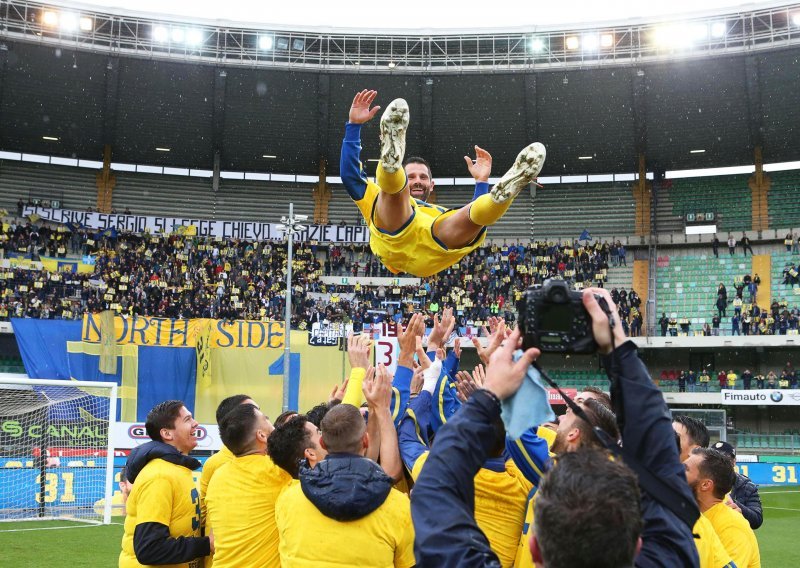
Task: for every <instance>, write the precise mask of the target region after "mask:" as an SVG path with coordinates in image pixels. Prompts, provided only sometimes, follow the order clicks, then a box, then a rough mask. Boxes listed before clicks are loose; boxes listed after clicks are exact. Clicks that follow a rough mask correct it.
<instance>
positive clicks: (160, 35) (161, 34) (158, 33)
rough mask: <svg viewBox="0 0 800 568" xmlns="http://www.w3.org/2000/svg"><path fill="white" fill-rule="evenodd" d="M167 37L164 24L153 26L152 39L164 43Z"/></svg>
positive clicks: (167, 33)
mask: <svg viewBox="0 0 800 568" xmlns="http://www.w3.org/2000/svg"><path fill="white" fill-rule="evenodd" d="M168 38H169V32H167V28H165V27H164V26H155V27H154V28H153V39H154V40H155V41H157V42H160V43H165V42H166V41H167V39H168Z"/></svg>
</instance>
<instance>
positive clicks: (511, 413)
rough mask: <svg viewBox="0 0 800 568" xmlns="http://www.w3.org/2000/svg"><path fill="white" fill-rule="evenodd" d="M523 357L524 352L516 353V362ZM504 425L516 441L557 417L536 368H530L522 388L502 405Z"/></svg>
mask: <svg viewBox="0 0 800 568" xmlns="http://www.w3.org/2000/svg"><path fill="white" fill-rule="evenodd" d="M520 357H522V350H521V349H518V350H517V351H515V352H514V361H519V359H520ZM501 409H502V418H503V424H505V427H506V434H507V435H508V436H509V437H511V438H513V439H514V440H516V439H518V438H519V437H520V436H522V435H523V434H524V433H525V432H526V431H527V430H529V429H530V428H534V427H535V426H538V425H539V424H543V423H544V422H552V421H553V419H554V418H555V417H556V415H555V413H554V412H553V409H552V408H550V401H549V399H548V395H547V388H546V387H545V386H544V383H543V382H542V376H541V375H540V374H539V371H537V370H536V369H535V368H534V367H532V366H531V367H528V374H527V375H526V376H525V378H524V379H522V386H521V387H519V390H518V391H517V392H516V393H514V394H513V395H512V396H510V397H508V398H507V399H506V400H504V401H503V402H502V403H501Z"/></svg>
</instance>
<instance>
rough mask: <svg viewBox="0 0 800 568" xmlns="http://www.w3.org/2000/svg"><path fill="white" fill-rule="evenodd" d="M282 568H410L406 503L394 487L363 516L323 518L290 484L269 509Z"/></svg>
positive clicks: (411, 538) (410, 528) (410, 527)
mask: <svg viewBox="0 0 800 568" xmlns="http://www.w3.org/2000/svg"><path fill="white" fill-rule="evenodd" d="M275 523H276V524H277V526H278V534H279V537H280V545H279V547H278V548H279V551H280V557H281V566H282V567H283V568H333V567H337V568H341V567H343V566H347V567H348V568H349V567H351V566H358V567H359V568H392V567H397V568H410V567H411V566H414V565H415V563H416V562H415V560H414V525H413V524H412V522H411V502H410V501H409V499H408V497H407V496H406V495H403V494H402V493H400V492H399V491H397V490H396V489H392V490H391V491H389V494H388V496H387V497H386V500H385V501H384V502H383V504H382V505H381V506H380V507H378V508H377V509H376V510H375V511H373V512H372V513H370V514H369V515H367V516H365V517H362V518H360V519H356V520H354V521H347V522H339V521H336V520H334V519H331V518H329V517H326V516H325V515H323V514H322V513H321V512H320V511H319V509H317V508H316V506H314V504H313V503H312V502H311V501H309V500H308V498H307V497H306V496H305V495H304V494H303V490H302V488H301V487H300V481H298V480H292V482H291V485H290V486H289V487H288V488H287V489H286V490H284V492H283V493H282V494H281V496H280V497H278V502H277V503H276V505H275Z"/></svg>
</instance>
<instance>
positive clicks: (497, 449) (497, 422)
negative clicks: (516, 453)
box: [489, 416, 506, 458]
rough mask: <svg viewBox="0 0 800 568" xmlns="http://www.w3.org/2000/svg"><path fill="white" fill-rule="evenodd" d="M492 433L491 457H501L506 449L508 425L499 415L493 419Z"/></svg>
mask: <svg viewBox="0 0 800 568" xmlns="http://www.w3.org/2000/svg"><path fill="white" fill-rule="evenodd" d="M492 434H493V441H492V449H491V450H490V451H489V457H492V458H499V457H500V456H502V455H503V452H504V451H505V450H506V427H505V425H504V424H503V419H502V418H500V417H499V416H498V417H497V418H495V419H494V420H492Z"/></svg>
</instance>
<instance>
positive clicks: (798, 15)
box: [792, 12, 800, 26]
mask: <svg viewBox="0 0 800 568" xmlns="http://www.w3.org/2000/svg"><path fill="white" fill-rule="evenodd" d="M792 23H793V24H794V25H795V26H800V12H795V13H794V14H792Z"/></svg>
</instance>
